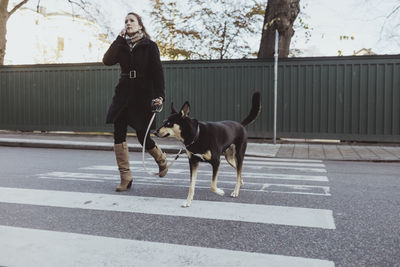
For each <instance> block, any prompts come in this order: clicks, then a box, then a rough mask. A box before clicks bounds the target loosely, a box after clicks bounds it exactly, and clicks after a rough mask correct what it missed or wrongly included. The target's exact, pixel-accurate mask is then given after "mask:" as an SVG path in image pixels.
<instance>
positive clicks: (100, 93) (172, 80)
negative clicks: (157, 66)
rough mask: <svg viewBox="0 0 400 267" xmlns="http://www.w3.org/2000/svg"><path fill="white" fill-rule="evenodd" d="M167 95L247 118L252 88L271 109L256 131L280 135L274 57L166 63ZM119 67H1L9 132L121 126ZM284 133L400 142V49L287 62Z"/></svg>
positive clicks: (0, 119)
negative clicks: (116, 111) (116, 105)
mask: <svg viewBox="0 0 400 267" xmlns="http://www.w3.org/2000/svg"><path fill="white" fill-rule="evenodd" d="M163 66H164V71H165V78H166V89H167V90H166V97H167V102H166V105H165V107H164V111H163V112H162V113H161V114H160V115H159V116H158V118H157V120H158V124H159V123H160V121H162V120H163V118H165V117H166V116H167V115H168V114H169V111H170V109H169V103H170V102H171V101H173V102H174V103H175V107H176V108H177V109H178V108H180V106H181V105H182V104H183V102H184V101H185V100H189V102H190V104H191V116H193V117H196V118H198V119H200V120H210V121H211V120H225V119H232V120H238V121H240V120H242V119H243V118H244V117H245V116H246V115H247V113H248V111H249V109H250V103H251V95H252V93H253V92H254V91H260V92H261V96H262V104H263V110H262V112H261V114H260V116H259V117H258V118H257V120H256V122H255V123H254V124H252V125H250V126H248V130H249V135H250V136H251V137H258V138H271V137H272V132H273V62H272V61H265V60H264V61H263V60H222V61H218V60H212V61H175V62H163ZM118 78H119V68H118V66H115V67H106V66H103V65H102V64H97V63H96V64H60V65H29V66H28V65H27V66H3V67H0V129H8V130H26V131H31V130H42V131H89V132H98V131H101V132H102V131H112V127H111V126H110V125H105V124H104V120H105V114H106V111H107V108H108V105H109V104H110V102H111V98H112V94H113V89H114V86H115V84H116V83H117V81H118ZM278 79H279V81H278V124H277V137H278V138H283V137H286V138H287V137H292V138H329V139H340V140H357V141H392V142H399V141H400V56H368V57H332V58H292V59H285V60H281V61H280V62H279V77H278Z"/></svg>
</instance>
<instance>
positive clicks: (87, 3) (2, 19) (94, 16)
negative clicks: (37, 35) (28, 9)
mask: <svg viewBox="0 0 400 267" xmlns="http://www.w3.org/2000/svg"><path fill="white" fill-rule="evenodd" d="M29 1H30V0H23V1H20V2H19V3H18V4H16V5H15V6H14V7H13V8H12V9H11V10H10V11H8V5H9V0H0V65H4V57H5V53H6V44H7V40H6V34H7V22H8V19H9V18H10V16H11V15H12V14H14V13H15V12H16V11H17V10H18V9H20V8H21V7H22V6H24V5H25V4H26V3H27V2H29ZM36 1H37V10H38V12H39V6H40V0H36ZM60 1H63V0H60ZM64 1H66V2H67V3H69V4H70V6H71V14H72V16H82V17H85V18H88V19H90V20H92V21H95V22H96V23H98V24H99V25H100V26H101V27H102V28H103V29H104V30H105V32H106V33H107V34H109V35H110V36H114V35H115V33H114V32H113V30H112V29H111V27H110V25H111V23H110V21H109V18H107V17H106V16H105V15H104V12H102V11H101V10H100V4H99V1H91V0H64ZM74 7H77V10H75V9H74Z"/></svg>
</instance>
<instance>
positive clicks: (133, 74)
mask: <svg viewBox="0 0 400 267" xmlns="http://www.w3.org/2000/svg"><path fill="white" fill-rule="evenodd" d="M121 77H126V78H129V79H137V78H143V77H144V76H143V75H139V73H137V71H136V70H131V71H129V72H128V73H124V72H121Z"/></svg>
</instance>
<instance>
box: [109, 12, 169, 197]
mask: <svg viewBox="0 0 400 267" xmlns="http://www.w3.org/2000/svg"><path fill="white" fill-rule="evenodd" d="M103 63H104V64H105V65H107V66H111V65H115V64H117V63H119V65H120V67H121V78H120V79H119V82H118V84H117V86H116V88H115V93H114V96H113V99H112V104H111V106H110V108H109V110H108V113H107V120H106V123H113V124H114V151H115V157H116V160H117V164H118V169H119V172H120V178H121V183H120V184H119V185H118V187H117V189H116V191H125V190H127V189H129V188H130V187H131V185H132V180H133V178H132V174H131V171H130V168H129V156H128V155H129V153H128V146H127V144H126V134H127V129H128V125H129V126H131V127H132V128H133V129H135V130H136V135H137V138H138V140H139V142H140V144H141V145H142V146H143V145H145V149H146V150H147V151H148V152H149V153H150V154H151V155H152V156H153V158H154V159H155V161H156V162H157V164H158V166H159V176H160V177H163V176H165V175H166V174H167V171H168V168H167V160H166V155H165V153H163V152H162V151H161V149H160V148H159V147H158V146H157V145H156V143H155V142H154V141H153V140H152V139H151V138H150V136H149V135H148V136H147V138H146V144H143V141H144V137H145V134H146V129H147V125H148V123H149V121H150V119H151V116H152V111H151V108H152V107H151V105H152V101H153V102H154V105H156V106H159V105H162V103H163V101H164V98H165V93H164V74H163V70H162V66H161V61H160V53H159V50H158V47H157V44H156V43H155V42H153V41H151V40H150V36H149V35H148V34H147V32H146V29H145V27H144V25H143V22H142V19H141V17H140V16H139V15H138V14H136V13H133V12H131V13H129V14H128V15H127V16H126V18H125V27H124V29H122V30H121V32H120V34H119V36H118V37H117V39H116V40H115V41H114V42H113V43H112V44H111V46H110V48H109V49H108V50H107V52H106V53H105V55H104V57H103ZM153 126H154V125H153Z"/></svg>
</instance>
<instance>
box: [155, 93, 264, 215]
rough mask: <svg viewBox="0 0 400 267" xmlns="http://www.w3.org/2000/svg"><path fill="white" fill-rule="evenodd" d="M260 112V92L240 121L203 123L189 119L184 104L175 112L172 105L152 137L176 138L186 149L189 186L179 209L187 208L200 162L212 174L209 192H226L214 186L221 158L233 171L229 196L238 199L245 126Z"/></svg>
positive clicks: (243, 153) (187, 110)
mask: <svg viewBox="0 0 400 267" xmlns="http://www.w3.org/2000/svg"><path fill="white" fill-rule="evenodd" d="M260 111H261V97H260V93H259V92H255V93H254V94H253V96H252V107H251V110H250V113H249V114H248V115H247V117H246V118H245V119H244V120H243V121H242V122H240V123H239V122H236V121H229V120H226V121H218V122H208V121H207V122H205V121H198V120H196V119H193V118H190V117H189V113H190V105H189V102H188V101H186V102H185V103H184V104H183V106H182V108H181V110H180V111H179V112H177V111H176V110H175V108H174V104H173V103H171V115H170V116H169V117H168V118H167V119H166V120H165V121H164V122H163V125H162V126H161V127H160V128H158V129H157V130H156V132H155V135H156V136H158V137H162V138H164V137H168V136H170V137H175V138H177V139H178V140H180V141H181V142H182V143H183V144H184V145H185V147H186V153H187V155H188V158H189V165H190V187H189V193H188V196H187V199H186V201H185V202H184V203H183V204H182V207H190V205H191V203H192V200H193V196H194V189H195V184H196V178H197V170H198V167H199V162H208V163H210V164H211V166H212V170H213V175H212V182H211V191H212V192H214V193H216V194H218V195H220V196H223V195H224V194H225V193H224V191H223V190H222V189H220V188H218V187H217V180H218V169H219V165H220V162H221V155H224V156H225V159H226V161H227V162H228V163H229V164H230V165H231V166H232V167H233V168H235V169H236V173H237V178H236V186H235V189H234V190H233V192H232V194H231V196H232V197H238V196H239V189H240V187H241V186H243V179H242V166H243V160H244V155H245V152H246V147H247V131H246V129H245V126H246V125H248V124H250V123H252V122H253V121H254V120H255V119H256V117H257V116H258V114H259V113H260Z"/></svg>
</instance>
